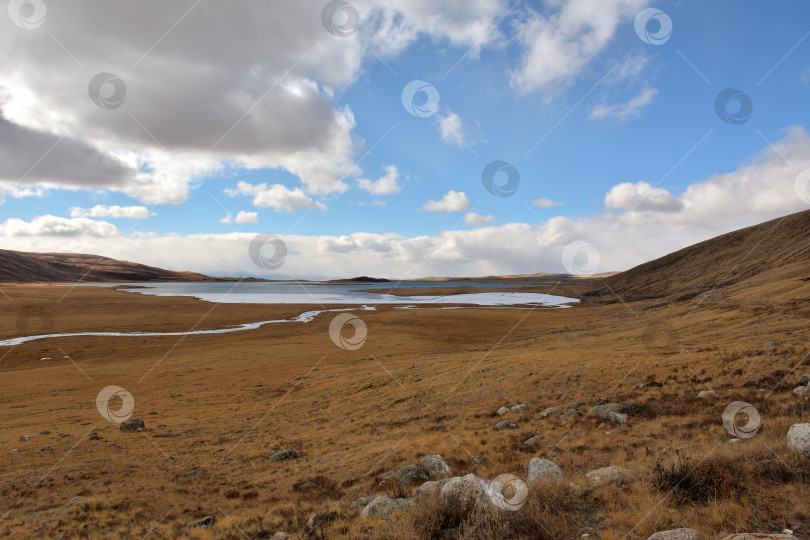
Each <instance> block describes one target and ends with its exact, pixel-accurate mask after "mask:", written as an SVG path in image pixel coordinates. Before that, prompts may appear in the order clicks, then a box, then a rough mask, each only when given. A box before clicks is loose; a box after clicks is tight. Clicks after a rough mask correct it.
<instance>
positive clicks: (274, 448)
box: [267, 444, 279, 451]
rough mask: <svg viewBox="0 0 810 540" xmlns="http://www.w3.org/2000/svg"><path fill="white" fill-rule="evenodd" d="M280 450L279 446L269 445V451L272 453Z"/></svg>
mask: <svg viewBox="0 0 810 540" xmlns="http://www.w3.org/2000/svg"><path fill="white" fill-rule="evenodd" d="M278 448H279V446H278V445H277V444H268V445H267V449H268V450H271V451H274V450H278Z"/></svg>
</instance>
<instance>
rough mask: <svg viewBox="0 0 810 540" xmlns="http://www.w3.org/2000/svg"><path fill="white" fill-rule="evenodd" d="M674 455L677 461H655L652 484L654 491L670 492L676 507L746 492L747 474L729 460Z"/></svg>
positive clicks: (713, 457) (737, 464)
mask: <svg viewBox="0 0 810 540" xmlns="http://www.w3.org/2000/svg"><path fill="white" fill-rule="evenodd" d="M676 454H677V459H676V461H675V462H674V463H671V464H669V465H664V464H663V462H662V461H661V460H658V461H656V462H655V464H654V465H653V467H652V476H653V480H652V482H653V486H654V487H655V489H656V490H657V491H659V492H662V493H669V494H670V495H671V496H672V497H673V499H674V500H675V502H676V503H677V504H681V505H683V504H690V503H698V504H702V503H706V502H708V501H710V500H715V499H722V498H724V497H731V496H737V495H739V494H741V493H742V492H744V491H745V484H746V482H745V477H746V476H747V474H746V472H747V471H746V470H745V469H744V468H743V467H741V466H740V463H739V462H737V461H735V460H733V459H731V458H730V457H727V456H709V457H706V458H702V459H700V460H699V461H696V460H693V459H692V458H689V457H686V456H684V455H682V454H681V453H680V452H677V453H676Z"/></svg>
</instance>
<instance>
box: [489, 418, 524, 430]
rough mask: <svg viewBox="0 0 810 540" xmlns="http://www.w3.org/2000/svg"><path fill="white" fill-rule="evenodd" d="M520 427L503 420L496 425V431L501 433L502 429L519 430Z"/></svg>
mask: <svg viewBox="0 0 810 540" xmlns="http://www.w3.org/2000/svg"><path fill="white" fill-rule="evenodd" d="M517 428H518V425H517V424H516V423H514V422H512V421H511V420H501V421H500V422H498V423H497V424H495V431H501V430H502V429H517Z"/></svg>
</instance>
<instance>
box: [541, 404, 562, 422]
mask: <svg viewBox="0 0 810 540" xmlns="http://www.w3.org/2000/svg"><path fill="white" fill-rule="evenodd" d="M558 412H560V408H559V407H549V408H548V409H546V410H544V411H543V412H541V413H540V420H543V419H545V418H548V417H549V416H551V415H552V414H554V413H558Z"/></svg>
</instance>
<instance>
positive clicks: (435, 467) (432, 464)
mask: <svg viewBox="0 0 810 540" xmlns="http://www.w3.org/2000/svg"><path fill="white" fill-rule="evenodd" d="M422 468H424V469H425V470H426V471H427V473H428V475H429V476H430V478H431V479H432V480H438V479H439V478H449V477H451V476H453V472H452V471H451V470H450V467H449V466H448V465H447V463H446V462H445V461H444V459H442V456H440V455H438V454H433V455H432V456H425V457H423V458H422Z"/></svg>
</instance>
